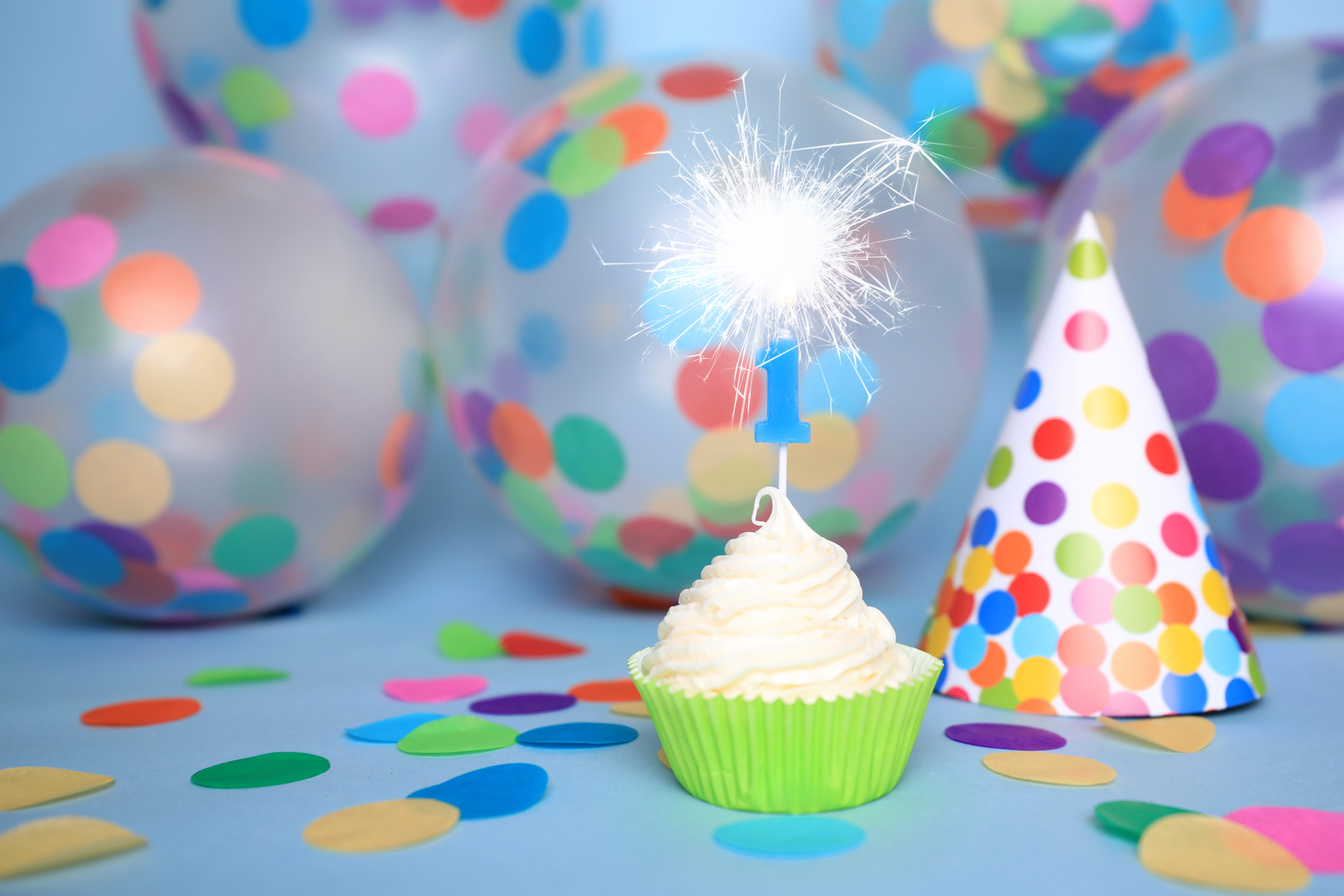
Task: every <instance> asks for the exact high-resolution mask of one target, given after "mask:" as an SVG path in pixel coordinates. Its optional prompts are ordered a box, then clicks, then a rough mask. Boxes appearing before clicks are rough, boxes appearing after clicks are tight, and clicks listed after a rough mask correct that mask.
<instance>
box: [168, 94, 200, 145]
mask: <svg viewBox="0 0 1344 896" xmlns="http://www.w3.org/2000/svg"><path fill="white" fill-rule="evenodd" d="M159 103H160V104H161V105H162V106H163V111H164V113H165V114H166V115H167V116H168V124H169V125H171V126H172V128H173V131H174V132H175V133H176V134H177V136H178V137H179V138H180V139H181V140H182V141H183V142H184V143H204V142H205V140H206V131H205V122H203V121H201V116H199V115H197V114H196V110H195V109H193V108H192V105H191V103H190V101H188V100H187V98H186V97H184V96H183V95H182V94H181V93H180V92H179V91H178V89H177V88H176V87H174V86H173V85H171V84H169V83H167V82H164V83H163V84H160V85H159Z"/></svg>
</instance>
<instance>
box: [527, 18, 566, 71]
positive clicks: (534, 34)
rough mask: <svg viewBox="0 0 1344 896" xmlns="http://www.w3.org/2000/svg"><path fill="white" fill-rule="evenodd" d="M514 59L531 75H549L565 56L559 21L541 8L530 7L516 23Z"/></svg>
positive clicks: (563, 36)
mask: <svg viewBox="0 0 1344 896" xmlns="http://www.w3.org/2000/svg"><path fill="white" fill-rule="evenodd" d="M515 46H516V48H517V50H518V58H519V59H520V60H522V63H523V65H524V67H526V68H527V70H528V71H530V72H531V73H532V74H534V75H544V74H547V73H548V72H550V71H551V70H552V69H554V68H555V66H556V65H557V64H558V63H559V62H560V57H561V56H563V55H564V52H565V32H564V29H563V28H562V27H561V26H560V19H559V18H558V17H557V16H556V14H555V13H554V12H552V11H551V10H549V9H547V8H546V7H544V6H534V7H532V8H531V9H529V10H528V11H527V12H526V13H524V14H523V17H522V18H521V19H520V20H519V21H518V32H517V36H516V38H515Z"/></svg>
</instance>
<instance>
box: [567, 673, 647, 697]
mask: <svg viewBox="0 0 1344 896" xmlns="http://www.w3.org/2000/svg"><path fill="white" fill-rule="evenodd" d="M569 695H570V696H571V697H574V698H575V699H577V700H582V701H583V702H584V703H630V702H632V701H635V700H641V699H643V698H642V697H640V696H639V689H638V688H636V687H635V683H634V682H633V681H631V680H630V679H628V678H613V679H612V680H610V681H585V682H584V683H583V684H576V685H574V687H572V688H570V689H569Z"/></svg>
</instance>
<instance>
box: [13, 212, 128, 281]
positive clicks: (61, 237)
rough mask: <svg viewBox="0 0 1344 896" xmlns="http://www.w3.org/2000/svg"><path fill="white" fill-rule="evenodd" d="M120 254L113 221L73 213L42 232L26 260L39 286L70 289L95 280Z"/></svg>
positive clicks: (34, 241)
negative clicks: (118, 253) (114, 257)
mask: <svg viewBox="0 0 1344 896" xmlns="http://www.w3.org/2000/svg"><path fill="white" fill-rule="evenodd" d="M116 254H117V232H116V230H114V229H113V228H112V225H111V224H109V223H107V222H106V221H104V220H103V219H102V218H98V217H95V216H94V215H71V216H70V217H68V218H62V219H61V220H59V221H57V222H56V223H55V224H52V225H51V226H49V227H48V228H47V229H46V230H43V231H42V232H41V233H39V234H38V235H37V239H35V240H33V242H32V244H31V245H30V246H29V247H28V255H27V256H26V257H25V259H24V260H25V261H27V263H28V270H29V271H30V272H31V273H32V275H33V279H34V280H36V281H37V285H38V286H43V287H46V288H48V289H69V288H70V287H72V286H79V285H80V284H81V283H87V282H88V281H90V280H92V279H93V278H94V277H96V276H97V275H98V272H99V271H101V270H102V269H103V268H104V267H106V266H107V263H108V262H109V261H111V260H112V256H114V255H116Z"/></svg>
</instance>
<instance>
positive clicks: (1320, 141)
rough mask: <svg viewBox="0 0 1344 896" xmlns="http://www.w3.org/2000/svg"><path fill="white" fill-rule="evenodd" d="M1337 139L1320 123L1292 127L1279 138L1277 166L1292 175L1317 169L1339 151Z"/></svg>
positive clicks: (1300, 174) (1328, 162)
mask: <svg viewBox="0 0 1344 896" xmlns="http://www.w3.org/2000/svg"><path fill="white" fill-rule="evenodd" d="M1339 139H1340V135H1339V134H1338V133H1336V132H1335V131H1332V130H1330V129H1328V128H1326V127H1323V126H1321V125H1308V126H1306V127H1300V128H1293V129H1292V130H1291V131H1289V132H1288V133H1286V134H1284V135H1283V136H1282V137H1281V138H1279V168H1281V169H1282V170H1283V171H1284V173H1286V174H1291V175H1293V176H1294V177H1302V176H1303V175H1306V174H1310V173H1311V172H1313V171H1319V170H1320V169H1322V168H1324V167H1325V166H1326V165H1329V164H1330V162H1331V161H1332V160H1333V159H1334V158H1335V156H1336V155H1337V154H1338V153H1339Z"/></svg>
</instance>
